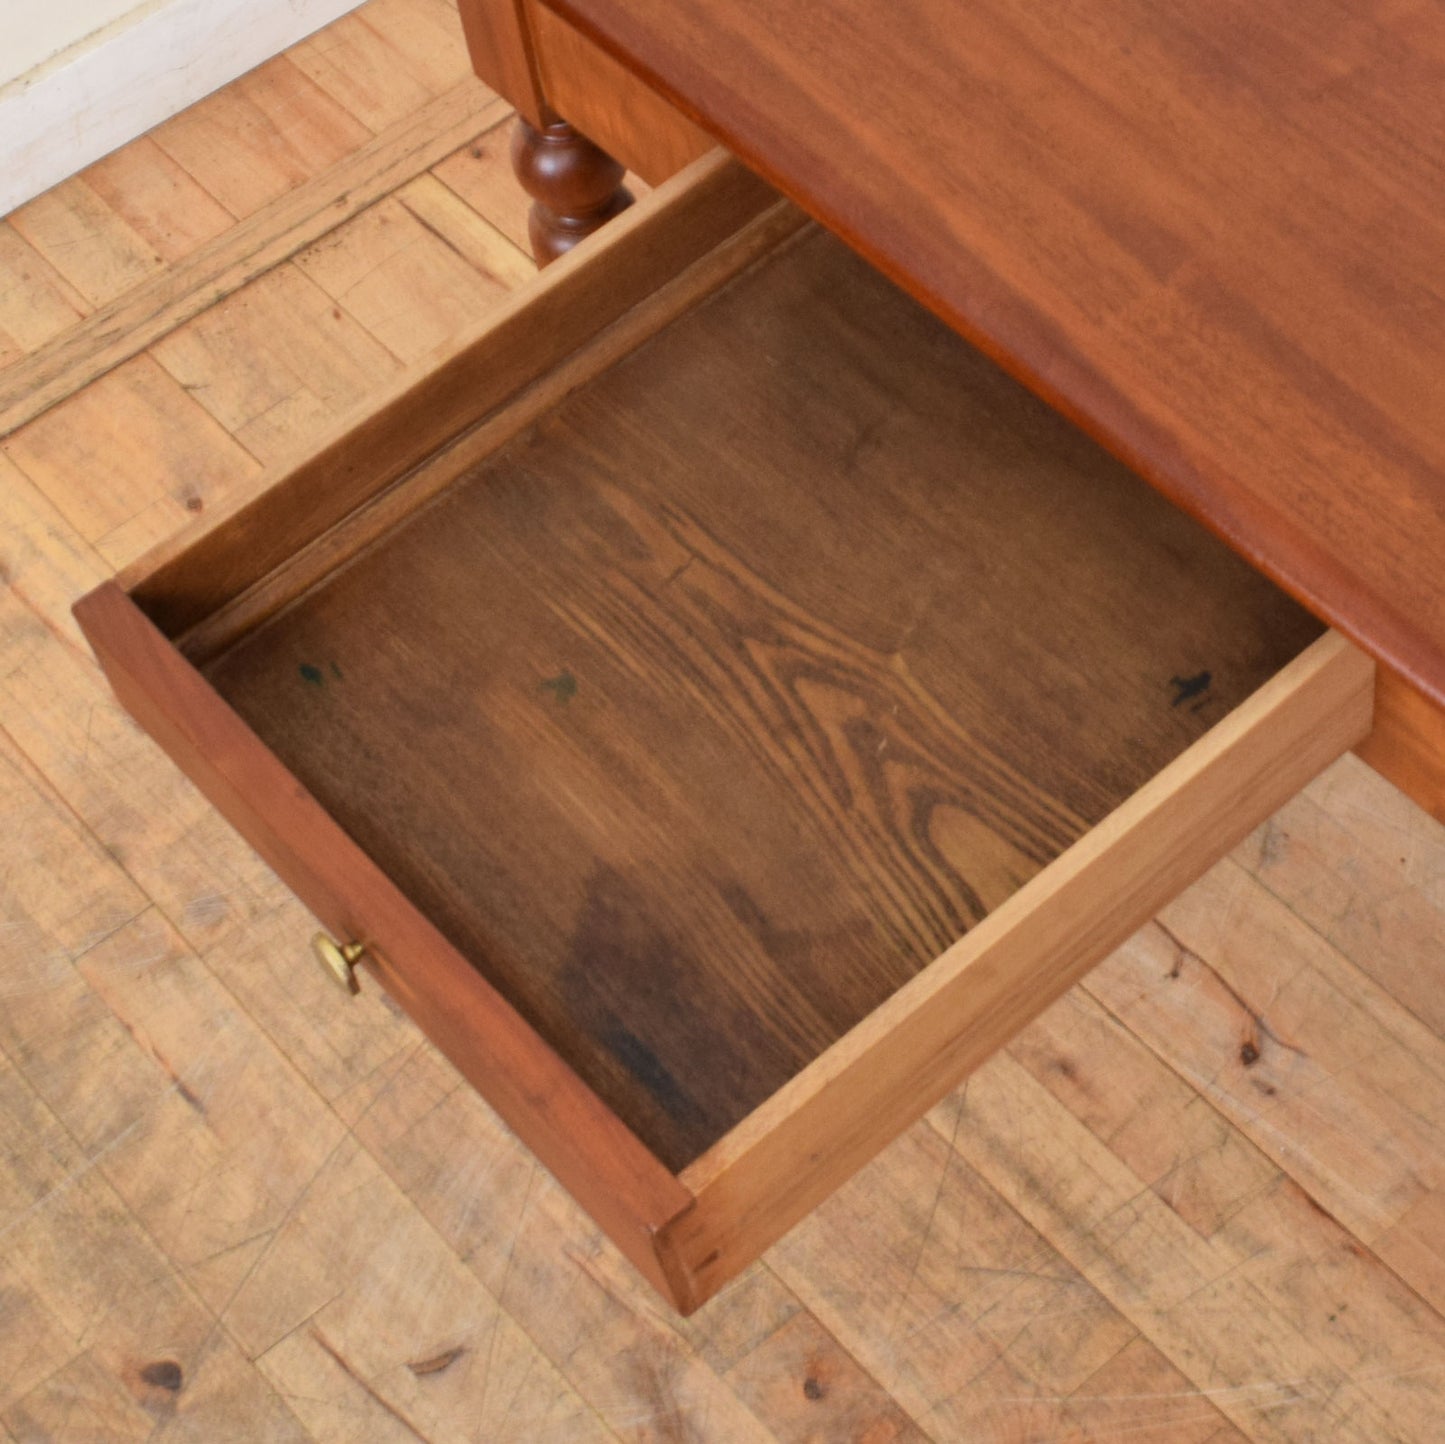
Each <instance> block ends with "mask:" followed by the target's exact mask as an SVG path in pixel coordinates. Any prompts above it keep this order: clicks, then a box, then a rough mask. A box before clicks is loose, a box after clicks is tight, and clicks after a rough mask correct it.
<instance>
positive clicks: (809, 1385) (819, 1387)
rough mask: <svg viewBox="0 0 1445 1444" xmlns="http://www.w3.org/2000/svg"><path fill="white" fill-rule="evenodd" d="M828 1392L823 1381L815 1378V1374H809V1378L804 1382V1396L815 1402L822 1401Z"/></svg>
mask: <svg viewBox="0 0 1445 1444" xmlns="http://www.w3.org/2000/svg"><path fill="white" fill-rule="evenodd" d="M827 1392H828V1391H827V1389H826V1388H825V1387H824V1385H823V1381H822V1380H821V1379H819V1378H817V1377H816V1376H814V1375H813V1374H809V1375H808V1377H807V1378H806V1379H804V1380H803V1394H804V1395H805V1397H807V1398H809V1399H813V1400H818V1399H821V1398H822V1397H823V1395H824V1394H826V1393H827Z"/></svg>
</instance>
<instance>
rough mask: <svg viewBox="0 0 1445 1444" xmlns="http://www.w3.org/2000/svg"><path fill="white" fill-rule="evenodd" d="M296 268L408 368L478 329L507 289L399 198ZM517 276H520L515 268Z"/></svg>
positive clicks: (306, 255)
mask: <svg viewBox="0 0 1445 1444" xmlns="http://www.w3.org/2000/svg"><path fill="white" fill-rule="evenodd" d="M296 265H297V267H298V268H299V269H300V270H301V271H302V272H304V274H305V275H306V276H307V277H308V278H309V279H310V280H311V281H313V282H314V283H315V284H316V285H317V286H319V287H320V288H321V289H322V290H323V291H324V292H325V293H326V294H327V295H328V296H330V297H331V299H332V300H333V301H335V303H336V304H337V305H338V306H339V307H340V308H341V309H342V310H343V311H345V312H346V313H347V314H348V315H350V316H352V317H354V318H355V319H356V321H357V322H359V323H360V325H361V326H362V327H364V328H365V329H366V331H367V332H368V333H369V334H370V335H372V336H374V337H375V338H376V339H377V340H378V341H380V342H381V343H382V345H384V346H385V347H386V348H387V349H388V350H389V351H390V352H391V354H392V355H394V356H396V357H397V358H398V359H400V360H401V361H403V362H408V363H409V362H415V361H418V360H420V359H421V358H422V357H424V356H426V355H428V354H430V353H431V352H432V351H434V350H436V349H437V347H439V346H441V345H442V344H443V343H444V342H445V341H446V340H448V338H450V337H452V336H454V335H456V334H457V332H458V331H460V330H462V329H463V328H465V327H467V326H469V325H473V324H475V322H476V319H477V317H478V316H480V315H482V314H483V313H484V312H485V311H486V310H487V308H488V307H489V306H491V305H495V304H496V303H497V302H498V301H500V300H501V298H502V297H503V296H504V295H505V294H506V293H507V290H508V289H509V286H508V283H507V282H506V281H504V280H502V279H501V278H499V277H496V276H493V275H491V274H489V273H486V272H481V271H478V270H476V269H475V268H474V267H473V266H472V265H471V264H469V263H468V261H467V260H466V259H464V258H463V257H462V255H461V254H459V253H458V251H457V250H456V249H455V248H454V247H453V246H452V245H449V244H448V243H447V241H446V240H445V239H444V238H443V237H442V236H441V235H439V234H437V232H436V231H435V230H434V229H433V228H432V227H430V226H428V225H426V224H423V223H422V222H421V221H420V220H418V219H417V217H416V215H414V214H413V212H412V211H411V210H410V209H408V207H407V206H406V205H404V204H402V201H401V199H400V197H399V196H397V197H391V198H388V199H387V200H384V201H380V202H378V204H376V205H374V206H372V207H371V208H370V209H369V210H366V211H363V212H362V213H361V215H359V216H357V217H356V218H355V219H354V220H351V221H348V222H347V223H346V224H345V225H344V226H339V227H337V229H336V230H334V231H332V232H331V233H330V234H329V235H327V236H325V237H324V238H323V239H322V240H320V241H318V242H317V243H316V244H315V245H314V246H311V247H309V248H308V249H307V250H305V251H303V252H301V254H300V255H298V256H297V257H296ZM510 274H511V275H512V276H515V277H517V278H519V279H520V278H521V276H522V274H523V272H522V268H521V267H518V266H515V265H513V266H512V268H511V273H510Z"/></svg>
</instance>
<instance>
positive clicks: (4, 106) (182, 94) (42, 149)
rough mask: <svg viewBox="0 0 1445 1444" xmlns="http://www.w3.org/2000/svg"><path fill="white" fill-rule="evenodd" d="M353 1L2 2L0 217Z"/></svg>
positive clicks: (332, 17)
mask: <svg viewBox="0 0 1445 1444" xmlns="http://www.w3.org/2000/svg"><path fill="white" fill-rule="evenodd" d="M358 3H359V0H142V3H140V4H136V3H135V0H0V215H4V214H5V213H7V212H8V211H12V210H14V209H15V207H16V206H18V205H20V204H21V203H22V202H24V201H27V200H29V199H30V198H31V197H32V196H35V195H38V194H39V193H40V192H41V191H43V190H47V189H49V187H50V186H53V185H54V184H55V183H56V182H57V181H61V180H64V179H65V177H66V176H68V175H73V174H74V173H75V172H76V171H78V170H81V169H82V168H83V167H85V166H87V165H89V164H90V163H91V162H92V161H95V160H99V159H100V157H101V156H103V155H105V154H107V152H109V151H112V150H114V149H116V147H117V146H121V145H124V144H125V143H126V141H128V140H134V139H135V137H136V136H138V135H140V134H142V133H143V132H145V131H147V130H149V129H150V128H151V127H152V126H154V125H159V124H160V122H161V121H163V120H165V119H166V118H167V117H168V116H172V115H174V114H175V113H176V112H177V111H178V110H183V109H184V108H185V107H186V106H188V105H191V104H193V103H194V102H195V101H197V100H199V99H200V98H201V97H202V96H204V95H209V94H210V93H211V91H213V90H217V89H219V88H220V87H221V86H223V85H224V84H226V82H227V81H229V80H234V79H235V78H236V76H238V75H241V74H244V73H245V72H246V71H247V70H251V69H252V68H254V67H255V66H257V65H259V64H260V63H261V62H262V61H263V60H268V59H269V58H270V57H271V56H273V55H276V54H278V53H279V52H280V51H282V50H284V49H285V48H286V47H287V46H288V45H294V44H295V43H296V41H298V40H300V39H302V38H303V37H304V36H306V35H309V34H310V33H311V32H312V31H313V30H318V29H320V28H321V26H323V25H327V24H329V23H330V22H331V21H333V20H335V19H336V18H337V17H338V16H340V15H344V14H345V13H346V12H347V11H348V10H351V9H354V8H355V7H356V5H357V4H358ZM37 57H39V58H37Z"/></svg>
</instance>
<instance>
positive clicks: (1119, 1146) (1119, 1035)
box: [1009, 879, 1445, 1438]
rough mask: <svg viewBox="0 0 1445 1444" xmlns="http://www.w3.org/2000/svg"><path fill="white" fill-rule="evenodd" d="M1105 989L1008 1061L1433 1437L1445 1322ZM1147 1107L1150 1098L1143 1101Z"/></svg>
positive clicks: (1020, 1045) (1026, 1041)
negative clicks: (1130, 1020)
mask: <svg viewBox="0 0 1445 1444" xmlns="http://www.w3.org/2000/svg"><path fill="white" fill-rule="evenodd" d="M1208 881H1209V880H1208V879H1206V882H1205V884H1201V889H1207V885H1208ZM1125 951H1128V950H1127V949H1126V950H1125ZM1113 966H1114V960H1111V961H1110V962H1109V963H1107V964H1105V968H1106V969H1108V968H1112V967H1113ZM1170 971H1171V969H1169V968H1168V967H1166V968H1165V969H1163V970H1158V969H1156V970H1154V973H1153V974H1152V975H1150V976H1151V977H1153V978H1156V979H1157V982H1151V983H1150V986H1158V985H1162V986H1164V987H1166V988H1171V989H1172V988H1175V987H1178V986H1180V985H1181V984H1182V983H1184V982H1185V981H1186V980H1185V979H1184V978H1183V977H1181V978H1180V979H1177V980H1176V979H1170V978H1169V976H1168V974H1169V972H1170ZM1134 976H1135V978H1136V979H1137V978H1138V977H1139V976H1140V974H1135V975H1134ZM1093 988H1094V982H1093V980H1090V982H1089V983H1088V984H1086V988H1085V990H1084V991H1082V992H1078V993H1075V994H1074V995H1071V997H1070V998H1068V999H1066V1000H1064V1002H1063V1003H1061V1004H1060V1005H1059V1006H1058V1007H1057V1008H1055V1009H1053V1010H1052V1011H1051V1015H1049V1016H1046V1017H1045V1018H1044V1019H1041V1020H1040V1022H1039V1024H1038V1025H1036V1026H1035V1027H1033V1028H1031V1029H1029V1030H1028V1032H1027V1033H1026V1034H1025V1035H1024V1036H1023V1037H1022V1038H1021V1039H1020V1040H1019V1041H1018V1042H1017V1043H1016V1044H1014V1045H1013V1046H1012V1047H1011V1048H1010V1050H1009V1052H1010V1056H1011V1057H1013V1058H1014V1059H1016V1060H1017V1061H1019V1062H1020V1063H1021V1064H1022V1065H1023V1066H1024V1067H1025V1068H1026V1069H1027V1071H1028V1072H1029V1073H1031V1074H1032V1075H1033V1076H1034V1078H1035V1079H1036V1081H1038V1082H1039V1083H1041V1084H1042V1085H1043V1086H1044V1087H1045V1088H1047V1089H1048V1090H1049V1092H1050V1093H1051V1094H1052V1095H1053V1096H1054V1097H1055V1098H1057V1099H1058V1100H1059V1101H1060V1102H1061V1103H1062V1104H1063V1105H1064V1106H1065V1107H1066V1108H1068V1109H1069V1111H1070V1112H1071V1113H1072V1114H1073V1115H1074V1116H1075V1117H1077V1118H1079V1119H1080V1120H1081V1121H1085V1122H1086V1123H1087V1126H1088V1128H1089V1130H1090V1132H1091V1133H1092V1134H1093V1135H1094V1136H1095V1137H1096V1138H1099V1139H1101V1140H1105V1141H1106V1142H1107V1145H1108V1148H1109V1151H1110V1152H1111V1153H1112V1154H1113V1155H1114V1156H1115V1157H1117V1158H1119V1159H1120V1160H1121V1161H1123V1162H1125V1163H1126V1164H1127V1165H1128V1166H1129V1168H1130V1170H1131V1172H1132V1174H1133V1175H1134V1177H1135V1178H1137V1179H1138V1180H1139V1182H1140V1183H1142V1184H1145V1185H1147V1186H1148V1187H1149V1189H1150V1191H1151V1193H1152V1195H1153V1196H1155V1197H1157V1198H1159V1199H1160V1200H1161V1201H1162V1202H1164V1203H1165V1204H1167V1205H1168V1206H1169V1207H1170V1208H1171V1209H1172V1210H1173V1211H1174V1212H1175V1213H1177V1214H1178V1215H1179V1216H1180V1217H1181V1218H1182V1219H1183V1220H1184V1221H1185V1222H1187V1223H1189V1224H1190V1225H1191V1227H1192V1228H1193V1229H1194V1230H1195V1232H1196V1233H1197V1234H1198V1235H1199V1236H1200V1237H1201V1238H1203V1239H1207V1240H1209V1241H1210V1243H1211V1245H1212V1246H1213V1248H1214V1249H1215V1250H1216V1251H1217V1252H1218V1254H1219V1255H1220V1257H1221V1261H1222V1263H1223V1265H1224V1266H1226V1267H1228V1268H1229V1269H1230V1270H1231V1273H1230V1277H1231V1279H1233V1280H1236V1281H1246V1282H1250V1283H1252V1284H1254V1285H1257V1286H1258V1287H1259V1292H1260V1295H1261V1296H1262V1297H1263V1298H1265V1299H1267V1300H1269V1301H1271V1303H1272V1305H1273V1307H1275V1308H1276V1309H1277V1310H1279V1312H1280V1316H1281V1318H1282V1321H1283V1322H1286V1323H1288V1324H1289V1325H1290V1326H1291V1327H1292V1328H1293V1329H1294V1330H1295V1331H1297V1332H1298V1333H1299V1334H1301V1335H1302V1336H1303V1337H1305V1338H1307V1339H1309V1340H1310V1341H1311V1343H1312V1344H1314V1345H1316V1346H1317V1347H1318V1349H1319V1352H1320V1353H1321V1354H1322V1355H1324V1356H1325V1357H1326V1358H1327V1359H1328V1360H1329V1361H1330V1362H1331V1363H1332V1364H1334V1365H1335V1366H1336V1367H1339V1368H1340V1369H1342V1370H1343V1371H1344V1372H1345V1373H1346V1374H1347V1376H1348V1377H1350V1378H1353V1379H1357V1380H1360V1381H1363V1387H1364V1389H1365V1390H1366V1392H1368V1393H1370V1394H1371V1395H1372V1396H1373V1397H1374V1398H1375V1399H1376V1400H1377V1402H1378V1403H1379V1404H1380V1407H1381V1408H1383V1409H1384V1410H1385V1412H1386V1414H1387V1415H1388V1416H1389V1417H1390V1418H1391V1420H1392V1421H1393V1422H1394V1424H1395V1425H1396V1427H1397V1428H1399V1430H1400V1432H1401V1435H1402V1437H1405V1438H1414V1437H1419V1436H1420V1435H1422V1434H1425V1435H1428V1431H1429V1428H1430V1427H1431V1425H1430V1420H1431V1418H1432V1417H1433V1412H1434V1407H1435V1405H1434V1400H1435V1398H1436V1395H1437V1390H1438V1386H1439V1382H1440V1381H1439V1379H1438V1377H1437V1375H1438V1373H1439V1372H1440V1370H1441V1369H1445V1321H1442V1320H1441V1318H1440V1317H1439V1316H1438V1315H1437V1314H1436V1313H1434V1312H1433V1311H1432V1310H1430V1309H1429V1308H1428V1307H1425V1306H1423V1304H1422V1300H1421V1297H1420V1295H1419V1294H1418V1293H1417V1292H1415V1291H1414V1290H1412V1289H1411V1288H1409V1287H1408V1286H1406V1285H1404V1284H1402V1283H1401V1282H1400V1280H1399V1278H1398V1277H1396V1276H1395V1275H1394V1274H1392V1272H1391V1271H1390V1269H1389V1268H1388V1267H1383V1266H1382V1264H1381V1261H1380V1259H1379V1258H1377V1257H1375V1256H1374V1255H1373V1254H1371V1253H1370V1252H1368V1251H1367V1250H1366V1249H1365V1248H1362V1247H1361V1244H1360V1240H1359V1238H1358V1237H1357V1236H1356V1235H1355V1234H1354V1233H1353V1232H1352V1231H1351V1230H1350V1229H1349V1228H1348V1227H1347V1226H1344V1225H1345V1221H1344V1220H1342V1219H1338V1218H1337V1217H1331V1214H1330V1213H1329V1212H1326V1211H1325V1210H1324V1208H1322V1207H1321V1206H1320V1202H1318V1201H1313V1200H1322V1195H1321V1194H1320V1193H1319V1191H1318V1190H1315V1191H1314V1195H1313V1200H1312V1198H1311V1195H1310V1194H1307V1193H1306V1192H1305V1190H1304V1189H1303V1188H1301V1187H1300V1185H1299V1184H1298V1183H1297V1182H1296V1181H1295V1180H1294V1179H1293V1178H1292V1177H1291V1176H1290V1174H1289V1172H1288V1171H1287V1170H1288V1161H1287V1160H1285V1164H1284V1166H1283V1167H1282V1166H1281V1164H1280V1161H1278V1160H1277V1159H1276V1158H1275V1157H1273V1156H1272V1153H1273V1150H1271V1149H1270V1148H1269V1147H1268V1145H1267V1144H1266V1145H1265V1146H1262V1147H1257V1146H1256V1144H1255V1143H1254V1141H1253V1140H1252V1138H1251V1136H1250V1135H1251V1133H1252V1131H1253V1130H1252V1129H1251V1128H1250V1127H1249V1126H1248V1125H1246V1124H1241V1125H1240V1126H1239V1127H1236V1126H1235V1121H1232V1120H1231V1117H1230V1116H1228V1115H1229V1114H1230V1110H1229V1108H1228V1107H1227V1106H1225V1105H1223V1104H1221V1105H1220V1106H1219V1107H1216V1106H1211V1105H1210V1104H1208V1103H1203V1102H1202V1101H1201V1099H1200V1095H1199V1094H1198V1093H1196V1092H1195V1090H1194V1088H1193V1087H1191V1086H1190V1083H1189V1082H1186V1081H1185V1080H1184V1079H1182V1078H1180V1077H1179V1076H1178V1075H1177V1074H1176V1073H1174V1072H1172V1071H1171V1070H1170V1068H1169V1067H1168V1066H1167V1060H1161V1059H1160V1058H1158V1057H1156V1056H1155V1055H1154V1053H1153V1052H1151V1050H1150V1049H1149V1048H1148V1047H1146V1046H1145V1044H1144V1043H1143V1042H1141V1041H1140V1040H1139V1039H1138V1038H1136V1037H1134V1036H1132V1035H1131V1034H1130V1033H1129V1032H1128V1031H1126V1029H1125V1028H1124V1027H1122V1026H1121V1025H1120V1023H1119V1021H1118V1020H1117V1019H1116V1018H1115V1017H1113V1016H1111V1015H1110V1014H1108V1013H1107V1012H1106V1011H1105V1010H1104V1009H1103V1008H1102V1007H1101V1006H1100V1005H1099V1004H1098V1003H1096V1002H1095V1001H1094V1000H1093V999H1092V998H1091V997H1090V996H1088V994H1089V993H1090V992H1092V991H1093ZM1229 1046H1230V1048H1231V1049H1232V1047H1233V1046H1235V1045H1234V1042H1233V1039H1231V1042H1230V1045H1229ZM1221 1061H1222V1060H1219V1059H1217V1060H1216V1062H1217V1064H1218V1063H1220V1062H1221ZM1223 1071H1225V1070H1224V1069H1223V1068H1221V1072H1223ZM1206 1091H1208V1092H1209V1093H1210V1094H1211V1096H1212V1094H1213V1090H1212V1089H1210V1090H1206ZM1140 1099H1146V1100H1148V1101H1147V1103H1146V1104H1145V1105H1144V1106H1142V1107H1141V1106H1139V1104H1138V1101H1137V1100H1140Z"/></svg>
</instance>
